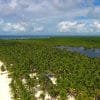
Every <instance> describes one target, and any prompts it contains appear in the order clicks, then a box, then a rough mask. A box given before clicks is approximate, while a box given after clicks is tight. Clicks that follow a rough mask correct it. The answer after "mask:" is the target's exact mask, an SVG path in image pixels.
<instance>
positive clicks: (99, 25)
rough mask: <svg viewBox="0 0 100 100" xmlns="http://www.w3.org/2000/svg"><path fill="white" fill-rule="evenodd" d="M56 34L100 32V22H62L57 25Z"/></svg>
mask: <svg viewBox="0 0 100 100" xmlns="http://www.w3.org/2000/svg"><path fill="white" fill-rule="evenodd" d="M57 31H58V32H78V33H81V32H82V33H83V32H86V33H88V32H100V22H96V21H91V22H90V23H88V22H85V21H83V22H80V21H77V22H75V21H62V22H59V23H58V25H57Z"/></svg>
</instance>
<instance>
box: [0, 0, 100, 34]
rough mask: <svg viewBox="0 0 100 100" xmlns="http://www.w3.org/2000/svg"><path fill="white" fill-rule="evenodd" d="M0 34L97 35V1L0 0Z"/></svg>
mask: <svg viewBox="0 0 100 100" xmlns="http://www.w3.org/2000/svg"><path fill="white" fill-rule="evenodd" d="M0 35H100V0H0Z"/></svg>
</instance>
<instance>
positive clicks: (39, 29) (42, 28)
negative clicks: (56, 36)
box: [33, 26, 44, 32]
mask: <svg viewBox="0 0 100 100" xmlns="http://www.w3.org/2000/svg"><path fill="white" fill-rule="evenodd" d="M43 30H44V27H43V26H38V27H37V26H36V27H34V29H33V31H34V32H42V31H43Z"/></svg>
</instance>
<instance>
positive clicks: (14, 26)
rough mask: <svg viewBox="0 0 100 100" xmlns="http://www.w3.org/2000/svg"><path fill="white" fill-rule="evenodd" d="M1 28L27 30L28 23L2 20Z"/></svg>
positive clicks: (5, 29) (6, 30)
mask: <svg viewBox="0 0 100 100" xmlns="http://www.w3.org/2000/svg"><path fill="white" fill-rule="evenodd" d="M0 30H2V31H5V32H25V31H26V25H25V24H24V23H10V22H4V21H3V20H1V21H0Z"/></svg>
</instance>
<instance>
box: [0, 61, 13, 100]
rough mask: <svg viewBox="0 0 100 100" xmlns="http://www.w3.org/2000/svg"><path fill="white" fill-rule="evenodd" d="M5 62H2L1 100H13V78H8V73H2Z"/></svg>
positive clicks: (0, 75)
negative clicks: (11, 89) (11, 84)
mask: <svg viewBox="0 0 100 100" xmlns="http://www.w3.org/2000/svg"><path fill="white" fill-rule="evenodd" d="M2 65H3V62H1V61H0V100H12V98H11V92H10V87H9V84H10V82H11V78H8V72H7V71H4V72H2V71H1V67H2Z"/></svg>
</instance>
